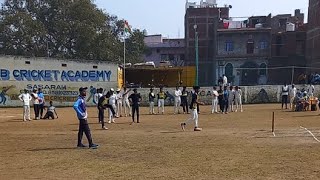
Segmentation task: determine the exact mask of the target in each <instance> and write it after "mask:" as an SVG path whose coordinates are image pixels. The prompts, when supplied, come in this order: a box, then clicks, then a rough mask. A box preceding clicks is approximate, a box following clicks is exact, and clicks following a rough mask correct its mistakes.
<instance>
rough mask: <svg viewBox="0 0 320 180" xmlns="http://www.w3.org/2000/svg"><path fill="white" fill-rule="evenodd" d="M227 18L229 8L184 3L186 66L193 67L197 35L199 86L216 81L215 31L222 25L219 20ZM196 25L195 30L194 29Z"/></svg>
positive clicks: (207, 4) (209, 2)
mask: <svg viewBox="0 0 320 180" xmlns="http://www.w3.org/2000/svg"><path fill="white" fill-rule="evenodd" d="M228 18H229V7H217V5H216V4H215V2H214V1H207V2H205V3H203V2H202V3H201V4H200V5H197V4H196V3H188V2H187V3H186V14H185V45H186V49H185V50H186V51H185V52H186V64H187V65H195V59H196V53H195V45H196V44H195V37H196V35H195V34H196V32H197V34H198V44H199V46H198V49H199V85H201V86H209V85H213V84H215V81H216V78H217V77H216V69H217V67H216V58H215V56H216V53H215V52H216V42H217V29H218V28H219V27H221V26H222V25H223V23H222V22H221V21H220V20H221V19H228ZM195 25H196V29H195V28H194V27H195Z"/></svg>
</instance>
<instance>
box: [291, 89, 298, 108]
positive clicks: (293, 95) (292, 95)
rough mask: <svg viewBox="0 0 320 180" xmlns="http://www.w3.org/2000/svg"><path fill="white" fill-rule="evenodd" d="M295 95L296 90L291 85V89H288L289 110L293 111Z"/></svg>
mask: <svg viewBox="0 0 320 180" xmlns="http://www.w3.org/2000/svg"><path fill="white" fill-rule="evenodd" d="M296 95H297V88H296V87H295V86H294V84H292V87H291V89H290V109H291V110H292V111H294V109H295V105H294V99H295V97H296Z"/></svg>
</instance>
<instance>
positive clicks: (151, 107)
mask: <svg viewBox="0 0 320 180" xmlns="http://www.w3.org/2000/svg"><path fill="white" fill-rule="evenodd" d="M149 113H150V114H154V102H149Z"/></svg>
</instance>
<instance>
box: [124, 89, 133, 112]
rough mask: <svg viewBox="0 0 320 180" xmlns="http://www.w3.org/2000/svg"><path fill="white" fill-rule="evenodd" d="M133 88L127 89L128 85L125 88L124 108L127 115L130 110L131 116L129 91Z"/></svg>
mask: <svg viewBox="0 0 320 180" xmlns="http://www.w3.org/2000/svg"><path fill="white" fill-rule="evenodd" d="M130 91H131V90H130V89H129V90H127V88H126V87H124V88H123V92H122V93H123V95H122V97H123V102H122V105H123V109H124V115H125V116H126V117H127V112H129V116H131V106H130V102H129V92H130Z"/></svg>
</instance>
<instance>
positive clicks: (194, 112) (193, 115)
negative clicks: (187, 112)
mask: <svg viewBox="0 0 320 180" xmlns="http://www.w3.org/2000/svg"><path fill="white" fill-rule="evenodd" d="M191 111H192V112H191V117H190V118H189V119H188V120H187V121H186V122H185V123H186V124H189V123H192V121H193V122H194V127H196V128H197V127H198V118H199V116H198V111H197V109H192V110H191Z"/></svg>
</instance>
